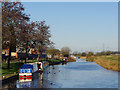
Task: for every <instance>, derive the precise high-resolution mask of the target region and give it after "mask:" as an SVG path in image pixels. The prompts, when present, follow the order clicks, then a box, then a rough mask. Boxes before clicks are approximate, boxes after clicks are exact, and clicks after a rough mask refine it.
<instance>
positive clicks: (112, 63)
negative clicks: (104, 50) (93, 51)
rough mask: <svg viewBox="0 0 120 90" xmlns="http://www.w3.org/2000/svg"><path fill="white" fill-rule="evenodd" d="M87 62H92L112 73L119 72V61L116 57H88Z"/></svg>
mask: <svg viewBox="0 0 120 90" xmlns="http://www.w3.org/2000/svg"><path fill="white" fill-rule="evenodd" d="M87 61H92V62H93V61H94V62H96V63H97V64H99V65H100V66H102V67H104V68H106V69H108V70H114V71H120V69H119V65H120V60H119V59H118V55H103V56H95V57H88V58H87Z"/></svg>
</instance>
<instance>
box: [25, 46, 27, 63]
mask: <svg viewBox="0 0 120 90" xmlns="http://www.w3.org/2000/svg"><path fill="white" fill-rule="evenodd" d="M25 51H26V52H25V63H26V60H27V48H26V49H25Z"/></svg>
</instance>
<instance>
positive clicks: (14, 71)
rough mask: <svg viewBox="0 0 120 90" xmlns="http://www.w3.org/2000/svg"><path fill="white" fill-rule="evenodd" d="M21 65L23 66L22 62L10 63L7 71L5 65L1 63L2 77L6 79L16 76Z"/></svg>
mask: <svg viewBox="0 0 120 90" xmlns="http://www.w3.org/2000/svg"><path fill="white" fill-rule="evenodd" d="M23 64H24V63H23V62H11V63H10V69H7V63H2V76H5V78H8V77H11V76H13V75H16V74H17V73H18V70H19V68H20V66H21V65H23Z"/></svg>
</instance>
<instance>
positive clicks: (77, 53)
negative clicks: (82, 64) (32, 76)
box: [73, 51, 81, 57]
mask: <svg viewBox="0 0 120 90" xmlns="http://www.w3.org/2000/svg"><path fill="white" fill-rule="evenodd" d="M73 55H74V56H79V57H80V56H81V53H80V52H77V51H75V52H73Z"/></svg>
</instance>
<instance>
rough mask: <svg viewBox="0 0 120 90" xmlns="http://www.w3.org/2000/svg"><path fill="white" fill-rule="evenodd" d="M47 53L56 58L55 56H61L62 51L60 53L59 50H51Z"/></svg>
mask: <svg viewBox="0 0 120 90" xmlns="http://www.w3.org/2000/svg"><path fill="white" fill-rule="evenodd" d="M46 53H47V54H50V55H52V58H54V55H56V54H59V53H60V51H59V49H55V48H49V49H48V50H47V51H46Z"/></svg>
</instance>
